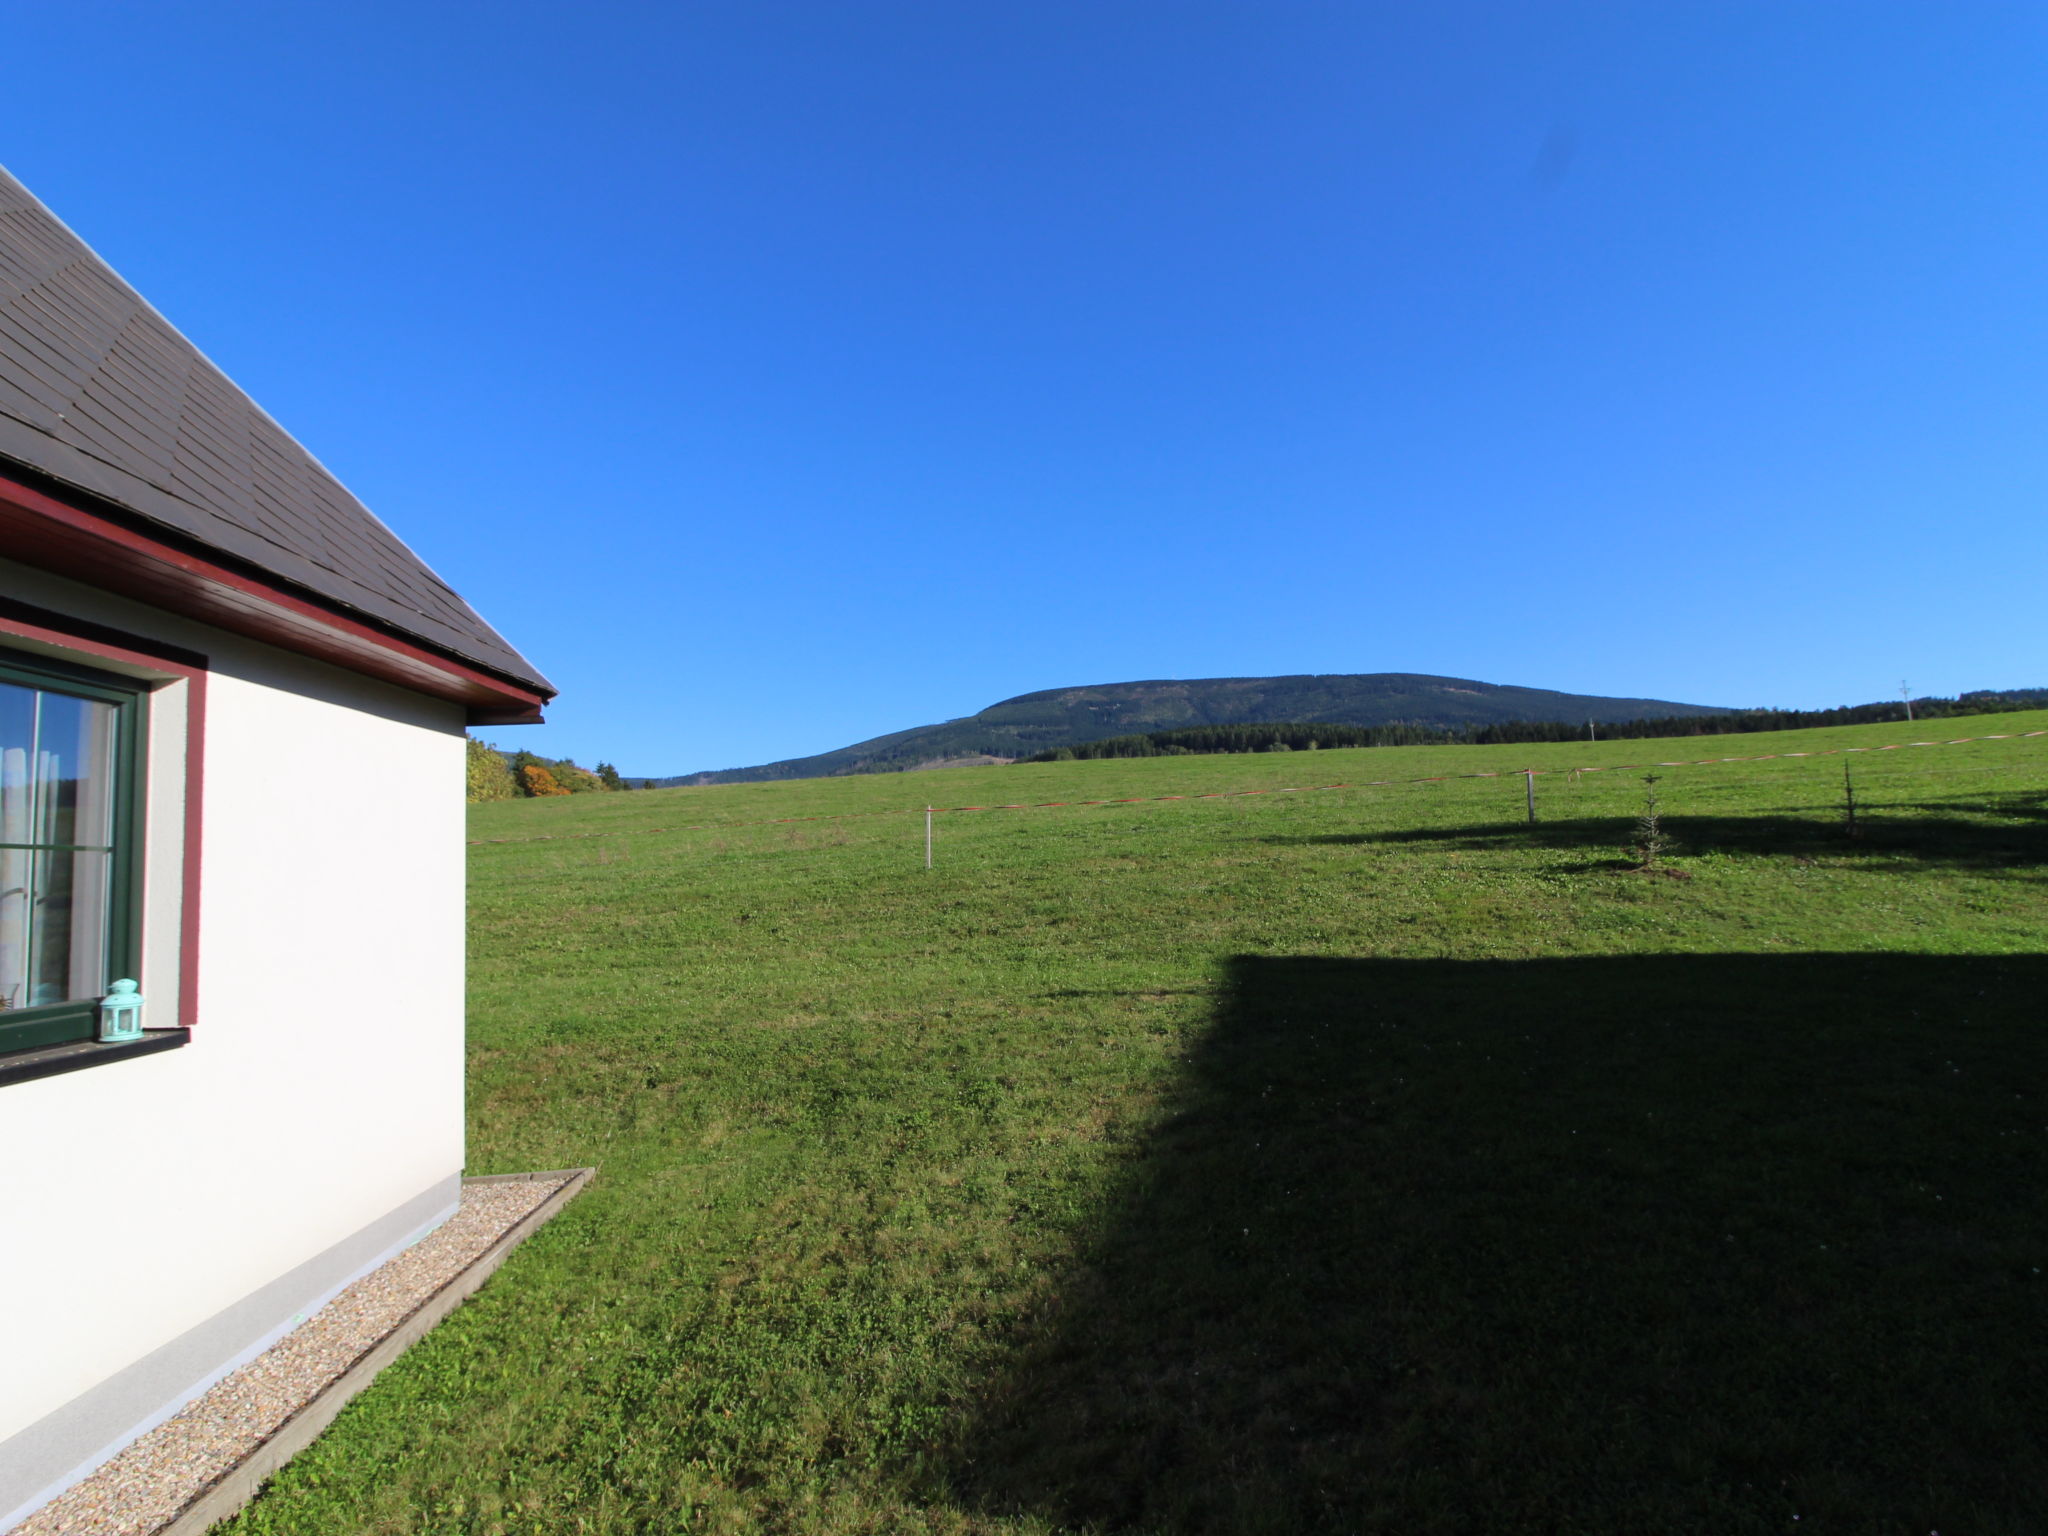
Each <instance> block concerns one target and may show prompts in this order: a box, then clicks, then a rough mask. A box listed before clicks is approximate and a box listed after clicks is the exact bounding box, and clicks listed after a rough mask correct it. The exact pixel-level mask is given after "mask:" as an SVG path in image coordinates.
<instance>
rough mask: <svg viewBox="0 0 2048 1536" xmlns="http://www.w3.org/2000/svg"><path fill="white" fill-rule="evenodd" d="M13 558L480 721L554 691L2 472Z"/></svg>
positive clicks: (526, 714)
mask: <svg viewBox="0 0 2048 1536" xmlns="http://www.w3.org/2000/svg"><path fill="white" fill-rule="evenodd" d="M0 549H5V550H6V552H7V554H8V555H9V557H11V558H13V559H17V560H20V561H22V562H23V563H25V564H28V565H35V566H39V567H41V568H42V569H44V570H48V571H53V572H55V573H56V574H58V575H60V576H68V577H70V578H72V579H73V580H77V581H83V582H86V583H89V584H90V585H92V586H95V587H98V588H100V589H101V590H103V591H107V592H115V593H119V594H120V595H121V596H123V597H131V598H135V599H137V600H139V601H142V602H146V603H150V604H153V605H154V606H156V607H159V608H166V609H169V610H170V611H171V612H173V613H176V614H180V615H182V616H184V617H186V618H191V619H198V620H200V621H201V622H203V623H207V624H212V625H215V626H217V627H218V628H221V629H225V630H230V631H232V632H234V633H235V634H238V635H247V636H249V637H251V638H252V639H257V640H262V641H266V642H268V643H269V644H271V645H276V646H281V647H283V648H284V649H286V650H291V651H297V652H299V653H300V654H302V655H306V656H312V657H315V658H317V659H318V660H321V661H325V662H330V663H332V664H333V665H335V666H338V667H345V668H347V669H348V670H349V671H351V672H359V673H362V674H364V675H365V676H368V677H375V678H380V679H382V680H383V681H385V682H390V683H396V684H398V685H399V686H400V687H403V688H410V689H413V690H414V691H415V692H419V693H424V694H427V695H429V696H431V697H433V698H438V699H446V700H449V701H450V702H452V703H456V704H461V705H463V706H465V707H466V708H467V710H468V711H469V723H470V724H472V725H536V724H539V723H540V718H541V707H542V706H543V705H544V704H546V703H547V701H548V699H549V697H550V696H549V695H547V694H544V693H541V692H539V691H537V690H535V689H532V688H528V687H525V686H522V685H520V684H517V683H513V682H509V681H507V680H506V679H504V678H502V677H497V676H494V675H493V674H491V673H489V672H485V671H483V670H481V669H479V668H477V667H473V666H470V665H469V664H468V663H466V662H462V661H457V660H455V659H454V658H453V657H449V656H444V655H441V654H438V653H437V652H435V651H432V650H429V649H428V648H427V647H425V646H423V645H418V644H415V643H414V642H412V641H410V640H406V639H403V638H401V637H400V636H398V635H395V634H392V633H390V632H388V631H385V630H382V629H379V628H377V627H375V626H374V625H372V624H367V623H364V622H363V621H361V620H359V619H354V618H350V617H349V616H347V615H346V614H342V613H338V612H336V611H334V610H332V609H330V608H325V607H322V606H320V605H319V604H318V603H314V602H310V601H308V600H307V599H306V598H304V597H301V596H299V595H298V594H296V593H294V592H290V591H287V590H285V589H284V588H283V587H281V586H277V585H275V584H272V583H269V582H265V581H262V580H259V579H257V578H256V577H253V576H250V575H247V574H245V573H243V572H241V571H237V570H233V569H231V568H230V567H228V566H227V565H224V564H222V563H220V562H219V561H216V560H212V559H208V558H206V557H205V556H203V555H198V554H194V553H192V552H191V551H189V550H185V549H180V548H178V547H176V546H175V545H173V544H171V543H169V542H166V541H165V540H162V539H157V538H153V537H151V536H149V535H147V534H144V533H139V532H137V531H136V530H134V529H132V528H129V527H127V526H125V525H124V524H121V523H118V522H115V521H114V520H113V519H111V518H107V517H102V516H100V515H98V514H97V513H93V512H88V511H85V510H83V509H81V508H79V507H75V506H72V505H70V504H69V503H66V502H63V501H59V500H57V499H56V498H55V497H53V496H48V495H45V494H44V493H43V492H41V491H37V490H33V489H31V488H30V487H28V486H26V485H22V484H20V483H18V482H16V481H13V480H10V479H7V478H5V477H4V476H0Z"/></svg>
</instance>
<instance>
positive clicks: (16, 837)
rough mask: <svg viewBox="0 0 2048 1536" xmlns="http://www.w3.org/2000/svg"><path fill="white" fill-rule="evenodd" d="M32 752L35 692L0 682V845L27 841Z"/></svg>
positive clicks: (34, 734)
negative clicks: (29, 769) (29, 766)
mask: <svg viewBox="0 0 2048 1536" xmlns="http://www.w3.org/2000/svg"><path fill="white" fill-rule="evenodd" d="M35 749H36V692H35V690H34V689H33V688H17V687H15V686H14V685H13V684H12V683H0V843H25V842H27V841H28V840H29V824H30V820H31V818H30V814H29V813H30V811H31V809H32V805H31V799H32V795H31V790H32V785H31V783H30V779H29V771H28V765H29V760H30V758H31V756H32V755H33V754H34V752H35Z"/></svg>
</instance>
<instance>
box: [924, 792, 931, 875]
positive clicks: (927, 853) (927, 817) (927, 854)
mask: <svg viewBox="0 0 2048 1536" xmlns="http://www.w3.org/2000/svg"><path fill="white" fill-rule="evenodd" d="M924 867H925V868H926V869H930V868H931V867H932V808H931V807H930V806H926V807H925V808H924Z"/></svg>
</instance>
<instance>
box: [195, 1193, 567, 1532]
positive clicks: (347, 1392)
mask: <svg viewBox="0 0 2048 1536" xmlns="http://www.w3.org/2000/svg"><path fill="white" fill-rule="evenodd" d="M596 1172H597V1170H596V1169H595V1168H559V1169H554V1170H552V1171H549V1172H545V1173H498V1174H485V1175H482V1176H480V1177H477V1178H473V1179H464V1180H463V1181H462V1182H463V1183H464V1184H518V1183H538V1182H541V1181H552V1180H555V1179H563V1180H566V1181H567V1182H565V1183H564V1184H563V1185H562V1187H561V1188H560V1189H558V1190H556V1191H555V1192H554V1193H553V1194H552V1195H550V1196H548V1198H547V1199H545V1200H543V1201H542V1202H541V1203H540V1204H539V1205H537V1206H535V1207H534V1208H533V1210H531V1211H529V1212H528V1213H527V1214H526V1215H525V1216H524V1217H523V1218H522V1219H521V1220H520V1221H518V1222H517V1223H515V1224H514V1225H513V1226H511V1227H509V1228H507V1229H506V1231H505V1232H504V1233H503V1235H501V1236H500V1237H499V1238H498V1240H497V1241H496V1242H494V1243H492V1244H491V1246H490V1247H489V1248H486V1249H485V1250H484V1251H483V1252H482V1253H481V1254H479V1255H478V1256H477V1257H476V1258H475V1259H474V1260H473V1261H472V1262H471V1263H470V1264H469V1265H468V1266H467V1267H466V1268H464V1269H462V1270H461V1271H459V1272H458V1273H457V1274H456V1275H455V1276H454V1278H453V1279H451V1280H449V1282H448V1283H447V1284H446V1285H444V1286H442V1287H441V1289H439V1290H438V1291H436V1292H434V1294H433V1295H431V1296H429V1297H428V1298H427V1299H426V1300H425V1301H423V1302H421V1303H420V1304H419V1305H418V1306H417V1307H415V1308H414V1309H413V1311H412V1312H411V1314H410V1315H408V1316H407V1317H406V1319H405V1321H404V1322H402V1323H400V1324H399V1325H398V1326H397V1327H396V1328H394V1329H393V1330H392V1331H391V1332H390V1333H388V1334H386V1335H385V1336H384V1338H383V1339H382V1340H380V1341H379V1342H378V1343H377V1344H376V1345H375V1346H374V1347H373V1348H372V1349H371V1350H370V1351H369V1353H368V1354H366V1355H364V1356H363V1357H362V1358H361V1359H360V1360H358V1361H357V1362H356V1363H355V1364H354V1365H352V1366H350V1367H349V1368H348V1369H347V1370H346V1371H344V1372H342V1374H341V1375H339V1376H337V1377H336V1378H335V1379H334V1380H333V1381H332V1382H330V1383H329V1384H328V1385H327V1387H326V1389H325V1390H323V1391H322V1392H321V1393H320V1394H319V1395H318V1396H316V1397H315V1398H314V1399H313V1400H312V1401H311V1402H309V1403H307V1404H306V1406H305V1407H303V1408H301V1409H300V1410H299V1411H298V1412H297V1413H295V1414H293V1415H292V1416H291V1417H290V1418H289V1419H287V1420H285V1422H284V1423H283V1424H282V1425H280V1426H279V1427H278V1429H277V1432H276V1433H275V1434H273V1435H272V1436H271V1437H270V1438H269V1439H268V1440H266V1441H264V1442H263V1443H262V1444H261V1445H259V1446H257V1447H256V1449H254V1450H253V1451H251V1452H250V1453H249V1454H248V1455H247V1456H245V1457H244V1458H243V1459H242V1460H241V1461H239V1462H238V1463H236V1464H235V1466H233V1467H232V1468H230V1469H229V1470H228V1471H227V1472H224V1473H223V1474H221V1476H219V1477H218V1478H216V1479H214V1481H213V1482H212V1483H210V1484H208V1485H207V1486H206V1487H205V1488H203V1489H201V1490H200V1492H199V1493H198V1494H196V1495H195V1496H194V1497H193V1498H192V1499H191V1501H190V1502H188V1503H187V1504H186V1505H185V1507H184V1508H183V1509H181V1510H180V1511H179V1512H178V1514H177V1515H176V1516H175V1517H174V1518H173V1519H172V1520H171V1521H170V1522H169V1523H168V1524H166V1525H164V1526H162V1527H160V1528H159V1529H158V1531H157V1532H156V1536H202V1533H204V1532H205V1531H207V1530H209V1529H210V1528H211V1527H213V1526H214V1525H217V1524H218V1523H219V1522H221V1521H222V1520H225V1519H227V1518H228V1517H229V1516H230V1515H233V1514H235V1513H236V1512H237V1511H239V1510H241V1509H242V1508H243V1506H245V1505H246V1504H248V1502H249V1501H250V1500H251V1499H253V1498H255V1497H256V1495H257V1493H258V1492H259V1491H261V1489H262V1487H263V1484H264V1483H265V1482H266V1481H267V1480H268V1479H269V1478H271V1477H272V1476H274V1475H275V1474H276V1473H277V1471H278V1470H279V1469H280V1468H281V1467H283V1466H284V1464H285V1463H286V1462H288V1461H290V1460H291V1459H292V1458H293V1457H294V1456H296V1455H298V1453H299V1452H300V1451H303V1450H304V1449H305V1448H306V1447H307V1446H309V1445H311V1444H312V1443H313V1441H314V1440H316V1439H318V1438H319V1435H320V1432H321V1431H322V1430H324V1429H325V1428H327V1426H328V1425H329V1424H331V1423H332V1422H333V1421H334V1417H335V1415H336V1414H338V1413H340V1412H341V1410H342V1409H343V1408H344V1407H345V1406H346V1405H347V1404H348V1401H349V1399H351V1398H352V1397H354V1396H355V1395H356V1394H357V1393H358V1392H361V1391H362V1390H363V1389H364V1388H365V1387H367V1386H369V1384H370V1383H371V1382H373V1381H375V1380H376V1379H377V1374H378V1373H379V1372H380V1371H382V1370H383V1369H384V1367H385V1366H387V1365H389V1364H391V1362H392V1361H394V1360H396V1359H397V1358H398V1357H399V1356H400V1355H402V1354H404V1353H405V1351H406V1350H407V1349H408V1348H409V1347H411V1346H412V1345H413V1344H414V1343H415V1342H417V1341H418V1340H419V1339H420V1338H421V1337H422V1336H424V1335H425V1334H426V1333H427V1331H428V1330H429V1329H431V1328H432V1327H433V1326H434V1325H435V1324H436V1323H438V1322H440V1321H441V1319H442V1318H444V1317H446V1316H447V1315H448V1314H449V1313H450V1312H453V1311H454V1310H455V1309H456V1308H457V1307H458V1306H460V1305H461V1304H462V1303H463V1302H464V1301H465V1300H467V1299H468V1297H469V1296H470V1294H471V1293H472V1292H473V1291H475V1290H476V1289H477V1287H478V1286H480V1285H482V1284H483V1283H484V1281H486V1280H488V1279H489V1278H490V1277H491V1276H492V1274H494V1273H495V1272H496V1271H497V1268H498V1266H499V1265H501V1264H503V1263H504V1262H505V1260H506V1259H507V1258H508V1257H510V1255H511V1253H512V1250H513V1249H515V1248H517V1247H518V1246H519V1245H520V1244H521V1243H523V1242H525V1241H526V1239H527V1238H529V1237H531V1236H532V1235H533V1234H534V1232H536V1231H537V1230H538V1229H539V1228H540V1227H541V1226H542V1225H543V1224H544V1223H546V1222H547V1221H548V1220H550V1219H551V1218H552V1217H553V1216H554V1215H555V1213H556V1212H557V1211H559V1210H561V1208H562V1207H563V1206H565V1205H567V1204H568V1203H569V1202H570V1201H571V1200H572V1199H574V1198H575V1197H576V1196H577V1195H578V1194H579V1193H581V1191H582V1189H583V1186H584V1185H586V1184H588V1183H589V1182H590V1180H591V1179H592V1177H593V1176H594V1175H595V1174H596Z"/></svg>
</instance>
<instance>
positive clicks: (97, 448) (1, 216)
mask: <svg viewBox="0 0 2048 1536" xmlns="http://www.w3.org/2000/svg"><path fill="white" fill-rule="evenodd" d="M0 457H4V458H6V459H12V460H14V461H15V462H16V463H18V464H22V465H26V466H27V467H28V468H30V469H33V470H35V471H38V472H39V473H41V474H43V475H45V476H48V477H49V478H50V479H52V480H57V481H61V482H63V483H64V484H66V485H69V486H74V487H76V488H78V489H80V490H83V491H87V492H90V493H91V494H92V495H94V496H97V497H100V498H102V499H103V500H105V501H109V502H113V503H114V504H115V505H117V506H120V507H123V508H125V509H127V510H128V511H129V512H132V513H136V514H139V515H140V516H142V517H144V518H146V519H148V520H150V521H152V522H155V523H159V524H162V525H164V526H165V527H167V528H170V529H173V530H175V531H176V532H178V533H180V534H183V535H185V536H186V537H187V538H189V539H194V540H197V541H198V542H200V543H201V544H204V545H207V546H209V547H211V548H212V549H214V550H218V551H220V552H222V553H225V554H228V555H231V556H234V557H236V558H237V559H239V560H241V561H243V562H245V563H246V564H249V565H253V566H256V567H257V568H259V569H260V570H262V571H264V572H267V573H268V574H269V575H271V576H273V577H280V578H282V579H284V580H285V581H287V582H290V583H292V584H294V585H296V586H298V587H300V588H302V589H304V590H306V591H308V592H310V593H312V594H314V595H315V596H317V597H320V598H324V599H326V600H327V601H328V602H330V603H334V604H337V605H340V606H342V607H344V608H347V609H352V610H355V611H356V613H357V614H358V616H366V617H368V618H369V619H371V620H374V621H376V622H378V623H380V624H382V625H384V626H386V627H388V628H391V629H396V630H400V631H403V632H404V633H405V634H407V635H410V636H412V637H414V638H415V639H418V640H423V641H425V642H426V643H427V644H429V645H430V646H433V647H435V648H436V649H439V650H441V651H444V652H450V653H453V654H454V655H455V656H457V657H459V658H461V659H462V660H465V661H468V662H471V663H473V664H476V665H479V666H482V667H485V668H487V669H489V670H491V671H493V672H497V673H500V674H502V675H504V676H506V677H509V678H510V679H512V680H513V681H515V682H520V683H525V684H528V685H530V686H532V687H535V688H538V689H541V690H543V691H545V692H547V693H553V692H554V689H553V688H552V687H551V686H550V685H549V684H548V682H547V680H546V679H545V678H543V677H542V676H541V675H540V673H539V672H538V671H537V670H535V668H534V665H533V663H532V662H530V661H528V660H527V659H526V658H525V657H523V656H521V655H520V654H519V653H518V652H517V651H515V650H514V649H513V648H512V647H511V645H510V644H508V643H507V642H506V641H505V639H504V638H503V637H502V636H500V635H499V634H498V632H497V631H496V630H494V629H492V628H491V626H490V625H488V624H486V623H485V622H484V621H483V620H482V619H481V618H480V617H478V615H477V613H476V610H474V609H473V608H471V607H470V606H469V604H467V603H465V602H464V601H463V600H462V599H461V598H460V597H458V596H456V594H455V592H454V589H452V588H451V587H450V586H449V585H448V584H447V583H446V582H444V581H443V580H441V578H440V577H438V576H436V575H435V574H434V573H433V572H432V571H430V570H429V569H427V566H426V564H425V562H423V561H422V560H421V559H420V557H419V556H418V555H415V554H414V553H413V552H412V551H411V550H409V549H407V548H406V547H405V545H404V544H403V543H401V542H400V541H399V539H398V537H397V536H396V535H395V534H393V533H392V532H391V530H390V529H388V528H386V527H385V526H384V525H383V524H382V523H381V522H379V521H378V520H377V518H376V517H375V515H374V514H372V513H371V511H370V509H369V508H367V507H365V506H364V505H363V504H362V503H361V502H360V501H357V500H356V499H355V497H353V496H351V495H350V494H349V493H348V491H347V490H346V489H344V488H343V486H342V485H341V482H339V481H338V480H336V479H335V478H334V476H332V475H331V474H329V473H328V472H327V471H326V470H325V469H323V468H322V467H321V466H320V463H319V461H318V460H316V459H315V458H314V457H313V456H312V455H311V454H310V453H308V452H306V450H305V449H303V448H301V447H300V446H299V445H298V443H297V442H295V441H294V440H293V439H292V438H291V436H290V435H289V434H288V433H286V432H285V430H284V429H283V428H282V427H280V426H278V424H277V423H276V422H274V421H272V420H271V419H270V418H269V417H268V416H266V415H265V414H264V413H263V411H262V410H261V408H259V407H258V406H257V405H256V403H255V402H254V401H253V400H251V399H250V398H249V397H248V396H247V395H245V394H243V393H242V391H241V390H239V389H237V388H236V387H235V386H234V385H233V384H232V383H231V382H229V380H228V378H227V375H225V374H223V373H222V372H221V371H220V370H219V369H218V368H216V367H214V366H213V364H212V363H210V362H208V361H207V360H206V358H205V357H204V356H202V355H201V354H200V352H199V349H198V348H197V347H195V346H193V345H192V343H191V342H189V341H187V340H186V339H185V338H184V337H183V336H181V335H179V334H178V333H177V331H175V330H173V329H172V328H171V326H170V324H169V323H168V322H167V321H165V320H164V318H163V317H162V316H161V315H159V314H158V313H157V312H156V311H155V310H153V309H151V308H150V307H149V305H148V304H146V303H145V302H144V301H143V299H142V297H141V295H139V294H138V293H136V292H135V290H134V289H132V288H130V287H129V286H128V285H127V284H126V283H124V282H122V281H121V279H120V278H118V277H116V276H115V275H114V273H113V271H112V269H111V268H109V267H108V266H107V264H106V263H105V262H103V261H101V260H100V258H99V257H97V256H95V255H94V254H93V253H92V251H91V250H90V249H89V248H88V247H87V246H86V245H85V243H84V242H83V241H81V240H80V239H79V238H78V237H77V236H76V235H74V234H72V233H71V231H70V230H68V229H66V228H65V227H64V225H63V224H62V223H60V222H59V221H58V220H57V218H56V217H55V215H53V214H52V213H51V212H50V211H49V209H47V208H45V207H44V206H43V205H42V204H41V203H39V202H38V201H36V199H35V197H34V196H33V195H32V194H31V193H30V192H29V191H28V189H27V188H25V187H24V186H22V184H21V183H20V182H18V181H16V180H15V179H14V178H13V177H12V176H10V175H8V174H7V172H6V171H5V170H0ZM0 468H4V466H0Z"/></svg>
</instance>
